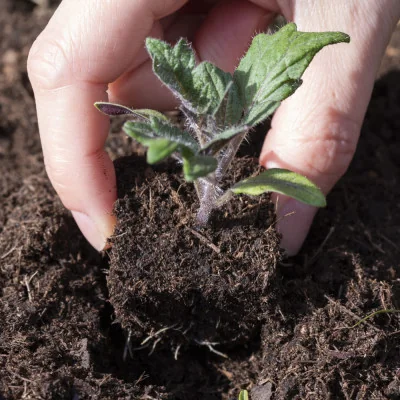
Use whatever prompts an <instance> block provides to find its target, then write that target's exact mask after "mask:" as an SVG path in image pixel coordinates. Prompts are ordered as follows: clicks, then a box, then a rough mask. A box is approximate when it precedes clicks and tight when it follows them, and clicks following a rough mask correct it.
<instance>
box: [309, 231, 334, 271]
mask: <svg viewBox="0 0 400 400" xmlns="http://www.w3.org/2000/svg"><path fill="white" fill-rule="evenodd" d="M333 232H335V227H334V226H331V228H330V229H329V232H328V234H327V235H326V237H325V239H324V240H323V241H322V243H321V244H320V246H319V247H318V249H317V251H316V252H315V253H314V255H313V256H312V257H311V258H310V259H309V260H307V262H306V263H305V264H306V266H308V265H310V264H312V263H313V262H314V261H315V260H316V258H317V257H318V255H319V254H320V253H321V251H322V249H323V248H324V246H325V245H326V243H327V241H328V240H329V238H330V237H331V236H332V233H333Z"/></svg>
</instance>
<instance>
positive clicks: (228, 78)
mask: <svg viewBox="0 0 400 400" xmlns="http://www.w3.org/2000/svg"><path fill="white" fill-rule="evenodd" d="M349 40H350V38H349V36H348V35H346V34H344V33H340V32H322V33H309V32H299V31H297V27H296V25H295V24H294V23H290V24H288V25H286V26H284V27H283V28H282V29H280V30H279V31H278V32H277V33H275V34H274V35H268V34H264V33H261V34H258V35H257V36H255V37H254V39H253V41H252V43H251V46H250V48H249V49H248V51H247V53H246V55H245V56H244V57H243V58H242V60H241V61H240V63H239V65H238V67H237V69H236V70H235V72H234V74H233V75H232V74H229V73H227V72H224V71H222V70H221V69H219V68H218V67H216V66H215V65H213V64H211V63H209V62H202V63H200V64H198V65H196V58H195V54H194V52H193V50H192V48H191V47H190V44H189V43H188V42H187V41H186V40H185V39H180V40H179V41H178V42H177V43H176V44H175V46H173V47H172V46H171V45H169V44H168V43H165V42H163V41H161V40H158V39H152V38H148V39H147V40H146V48H147V51H148V52H149V54H150V57H151V59H152V61H153V70H154V73H155V74H156V75H157V76H158V78H159V79H160V80H161V81H162V82H163V83H164V84H165V85H166V86H167V87H168V88H169V89H170V90H171V91H172V92H173V94H174V95H175V96H176V97H177V98H178V99H179V100H180V102H181V107H180V109H181V111H182V113H183V115H184V117H185V129H180V128H179V127H178V126H175V125H173V124H172V123H171V122H170V120H169V119H168V118H167V117H166V116H164V115H163V114H161V113H159V112H157V111H154V110H144V109H143V110H132V109H130V108H128V107H125V106H121V105H118V104H112V103H105V102H101V103H96V104H95V105H96V107H97V108H98V109H99V110H100V111H102V112H103V113H105V114H107V115H109V116H115V115H131V116H132V117H133V120H131V121H128V122H126V123H125V125H124V131H125V132H126V133H127V134H128V135H129V136H130V137H132V138H134V139H135V140H137V141H138V142H139V143H141V144H142V145H144V146H146V147H147V148H148V149H147V162H148V163H149V164H156V163H158V162H160V161H162V160H164V159H166V158H167V157H169V156H173V157H175V158H176V159H178V160H179V162H181V164H182V165H183V174H184V177H185V179H186V180H187V181H189V182H194V186H195V188H196V192H197V195H198V198H199V202H200V207H199V210H198V213H197V222H198V223H199V225H205V224H207V222H208V220H209V217H210V214H211V211H212V210H213V209H215V208H217V207H220V206H221V205H223V204H225V203H226V202H227V201H229V200H230V198H231V197H233V195H236V194H247V195H260V194H261V193H264V192H277V193H281V194H285V195H288V196H290V197H293V198H295V199H297V200H299V201H301V202H304V203H307V204H310V205H313V206H316V207H324V206H325V205H326V200H325V197H324V195H323V193H322V192H321V191H320V189H319V188H318V187H317V186H316V185H314V184H313V183H312V182H311V181H309V180H308V179H307V178H305V177H304V176H301V175H299V174H296V173H294V172H291V171H288V170H285V169H279V168H275V169H269V170H267V171H264V172H262V173H261V174H259V175H258V176H254V177H249V178H247V179H244V180H242V181H240V182H237V183H236V184H234V185H233V186H232V187H230V188H228V189H226V190H225V191H223V190H222V189H221V187H222V186H223V182H224V176H225V174H226V172H227V170H228V168H229V166H230V165H231V163H232V160H233V159H234V157H235V155H236V153H237V151H238V149H239V147H240V144H241V143H242V141H243V140H244V139H245V137H246V135H247V134H248V133H249V131H250V130H251V129H252V128H253V127H254V126H256V125H257V124H259V123H261V122H262V121H264V120H265V119H267V118H268V117H269V116H270V115H271V114H272V113H273V112H274V111H275V110H276V109H277V107H278V106H279V105H280V103H281V102H282V100H284V99H286V98H287V97H289V96H290V95H292V94H293V93H294V92H295V91H296V89H297V88H298V87H299V86H300V85H301V83H302V81H301V79H300V78H301V76H302V75H303V73H304V71H305V70H306V68H307V66H308V65H309V63H310V62H311V60H312V59H313V57H314V56H315V54H316V53H317V52H318V51H319V50H321V49H322V48H323V47H325V46H327V45H329V44H334V43H340V42H349Z"/></svg>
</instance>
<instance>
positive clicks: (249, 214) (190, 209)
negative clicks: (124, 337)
mask: <svg viewBox="0 0 400 400" xmlns="http://www.w3.org/2000/svg"><path fill="white" fill-rule="evenodd" d="M125 161H126V162H125V163H121V162H120V163H118V168H117V175H118V176H119V177H120V179H121V181H122V182H123V184H124V185H125V186H124V188H126V187H128V188H131V190H130V191H129V193H128V194H127V195H126V196H125V197H124V198H123V199H120V200H119V201H118V203H117V205H116V208H115V213H116V215H117V218H118V226H117V229H116V232H115V236H114V237H113V238H112V239H111V241H112V243H113V246H112V251H111V257H110V258H111V263H110V271H109V276H108V285H109V289H110V301H111V303H112V304H113V306H114V309H115V313H116V316H117V319H118V320H119V321H120V322H121V324H122V326H123V327H125V328H127V329H128V330H129V331H130V332H131V334H132V335H134V336H137V337H139V338H143V335H146V336H149V337H152V340H149V341H148V345H149V346H151V345H153V343H154V342H155V341H157V343H160V342H161V341H164V342H166V343H168V344H169V346H171V347H172V349H177V348H179V347H181V346H182V345H183V344H195V343H197V344H201V345H206V346H211V344H212V343H214V345H217V344H218V345H225V346H233V345H237V344H238V343H240V342H241V343H243V342H248V341H250V340H252V339H253V338H254V336H255V335H256V334H257V333H258V332H259V328H260V323H261V322H262V318H263V314H264V312H265V309H266V306H267V304H268V298H269V297H271V293H272V290H271V281H273V278H274V276H275V268H276V264H277V261H278V259H279V246H278V237H277V234H276V232H275V230H274V229H273V227H272V225H273V223H274V214H273V211H272V206H271V203H270V201H269V196H267V195H264V196H261V197H259V198H249V197H239V196H238V197H236V198H234V199H232V201H231V202H229V203H228V204H227V205H226V206H224V207H223V208H221V209H218V210H215V211H214V213H213V215H212V217H211V220H210V223H209V227H205V228H199V227H198V226H196V220H195V217H196V211H197V209H198V201H197V196H196V194H195V191H194V188H193V185H191V184H188V183H186V182H184V181H183V179H182V177H181V173H180V171H179V170H178V171H177V168H176V165H172V166H171V167H170V168H168V167H167V166H165V167H164V168H162V167H158V171H155V170H153V169H151V168H150V167H143V168H142V169H140V168H139V169H138V165H140V164H143V161H142V162H140V161H138V160H137V158H136V159H132V160H125ZM144 168H145V169H144ZM234 169H235V171H233V173H232V175H231V176H230V179H229V180H228V184H229V183H231V182H232V181H235V180H238V179H240V177H242V178H243V177H245V176H249V175H250V174H251V173H254V172H255V171H254V170H255V169H257V160H256V159H251V158H244V159H240V160H237V161H236V163H235V168H234ZM133 171H134V172H133ZM128 176H129V179H128V180H127V179H126V178H127V177H128ZM122 191H123V188H122ZM227 310H229V312H227ZM157 332H160V334H157Z"/></svg>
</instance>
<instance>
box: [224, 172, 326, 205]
mask: <svg viewBox="0 0 400 400" xmlns="http://www.w3.org/2000/svg"><path fill="white" fill-rule="evenodd" d="M230 190H231V191H232V192H233V193H235V194H240V193H243V194H248V195H252V196H258V195H260V194H262V193H265V192H276V193H281V194H284V195H286V196H290V197H292V198H294V199H296V200H298V201H301V202H302V203H305V204H309V205H312V206H315V207H325V206H326V200H325V196H324V194H323V193H322V192H321V190H320V189H319V188H318V187H317V186H316V185H314V183H312V182H311V181H310V180H309V179H307V178H306V177H304V176H302V175H299V174H296V173H295V172H292V171H289V170H286V169H280V168H272V169H269V170H267V171H264V172H262V173H261V174H260V175H257V176H255V177H252V178H248V179H245V180H243V181H241V182H239V183H237V184H236V185H234V186H233V187H232V188H231V189H230Z"/></svg>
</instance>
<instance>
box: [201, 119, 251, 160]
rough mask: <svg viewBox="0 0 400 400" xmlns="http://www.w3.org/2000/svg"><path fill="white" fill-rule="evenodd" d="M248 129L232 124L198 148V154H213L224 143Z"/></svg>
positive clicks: (244, 126)
mask: <svg viewBox="0 0 400 400" xmlns="http://www.w3.org/2000/svg"><path fill="white" fill-rule="evenodd" d="M248 129H249V127H248V126H246V125H242V126H234V127H232V128H230V129H227V130H226V131H223V132H221V133H218V134H217V135H216V136H215V137H214V139H212V140H210V141H209V142H208V143H207V144H206V145H205V146H204V147H203V148H201V149H200V151H199V154H203V155H214V154H216V153H218V152H219V151H220V150H221V149H222V148H223V147H224V146H225V145H227V144H228V143H229V142H230V141H231V140H232V139H234V138H235V137H237V136H239V135H240V134H242V133H245V132H246V131H247V130H248Z"/></svg>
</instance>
